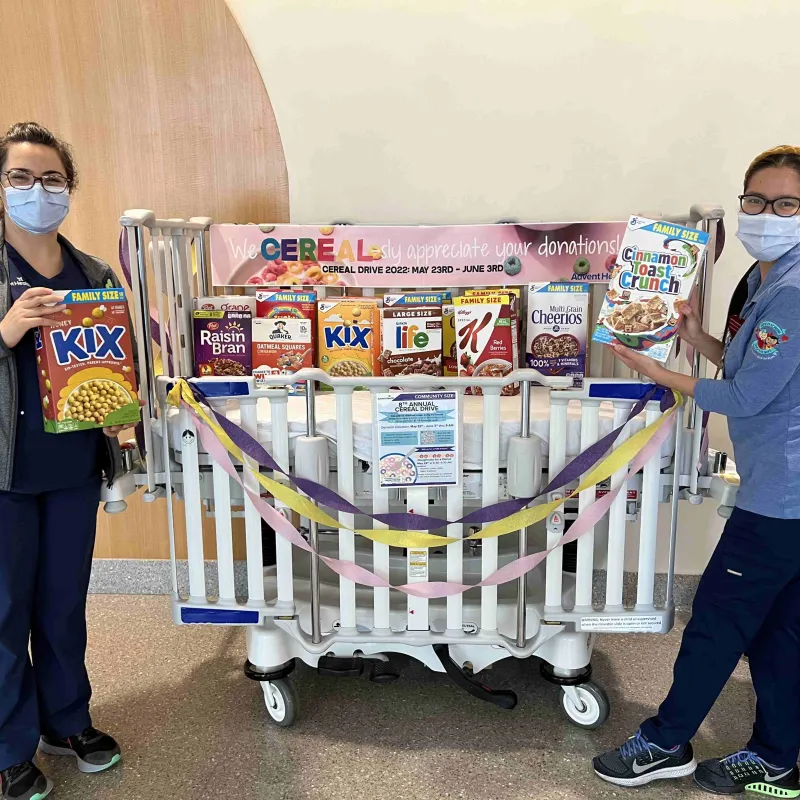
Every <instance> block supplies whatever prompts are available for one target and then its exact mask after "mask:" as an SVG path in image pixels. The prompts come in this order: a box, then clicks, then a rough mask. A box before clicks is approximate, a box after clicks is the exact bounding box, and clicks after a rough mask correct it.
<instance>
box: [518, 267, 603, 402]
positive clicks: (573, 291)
mask: <svg viewBox="0 0 800 800" xmlns="http://www.w3.org/2000/svg"><path fill="white" fill-rule="evenodd" d="M525 333H526V335H525V341H526V346H525V360H526V363H527V365H528V366H529V367H531V368H532V369H537V370H539V372H541V373H543V374H544V375H564V376H567V377H571V378H572V383H573V386H575V387H576V388H580V387H581V386H582V385H583V378H584V376H585V374H586V344H587V339H588V337H589V284H588V283H531V284H529V285H528V316H527V326H526V332H525Z"/></svg>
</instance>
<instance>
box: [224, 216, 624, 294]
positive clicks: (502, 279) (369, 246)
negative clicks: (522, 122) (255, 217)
mask: <svg viewBox="0 0 800 800" xmlns="http://www.w3.org/2000/svg"><path fill="white" fill-rule="evenodd" d="M624 233H625V223H624V222H557V223H530V224H510V223H509V224H495V225H329V226H317V225H274V226H259V225H212V226H211V231H210V243H211V275H212V280H213V283H214V285H215V286H292V287H299V286H346V287H347V286H352V287H366V288H385V289H390V288H403V287H406V288H407V287H410V286H414V287H416V288H417V289H420V288H421V289H425V288H431V287H453V288H456V287H466V286H471V287H475V286H480V285H483V284H486V285H494V284H499V285H505V286H521V285H523V284H527V283H537V282H551V281H556V282H558V281H568V282H569V281H576V282H579V283H608V281H609V280H610V278H611V267H612V266H613V264H614V263H615V261H616V254H617V253H618V252H619V247H620V242H621V240H622V236H623V235H624Z"/></svg>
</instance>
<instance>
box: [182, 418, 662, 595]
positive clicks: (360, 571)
mask: <svg viewBox="0 0 800 800" xmlns="http://www.w3.org/2000/svg"><path fill="white" fill-rule="evenodd" d="M183 407H184V408H185V409H186V410H187V411H188V412H189V414H190V415H191V417H192V418H193V419H194V423H195V426H196V428H197V433H198V435H199V437H200V441H201V442H202V444H203V447H204V448H205V450H206V452H207V453H208V454H209V455H210V456H211V457H212V458H213V459H214V461H216V462H217V464H219V465H220V466H221V467H222V469H224V470H225V472H226V473H227V474H228V475H230V477H231V478H232V479H233V480H235V481H236V482H237V483H238V484H239V485H240V486H241V487H242V488H243V489H244V491H245V492H246V493H247V496H248V497H249V498H250V500H251V501H252V502H253V505H254V506H255V508H256V510H257V511H258V513H259V514H260V515H261V517H262V519H263V520H264V521H265V522H266V523H267V524H268V525H269V526H270V527H272V528H273V529H274V530H275V531H276V532H277V533H278V534H279V535H281V536H283V537H284V538H285V539H287V540H288V541H290V542H291V543H292V544H293V545H295V546H296V547H299V548H300V549H301V550H305V551H306V552H308V553H314V552H315V550H314V549H313V548H312V547H311V545H310V544H309V543H308V542H307V541H306V540H305V539H304V538H303V537H302V535H301V534H300V532H299V531H298V530H297V529H296V528H295V527H294V525H292V523H291V522H289V520H288V519H287V518H286V517H284V516H283V514H281V513H280V511H277V510H276V509H275V508H273V507H272V506H271V505H270V504H269V503H267V502H266V501H265V500H264V498H262V497H261V496H260V495H259V494H257V493H255V492H253V491H252V490H250V489H249V488H247V487H246V486H245V485H244V483H243V482H242V479H241V478H240V477H239V473H238V472H237V471H236V469H235V468H234V466H233V464H232V463H231V459H230V457H229V455H228V451H227V450H226V449H225V447H224V445H223V444H222V442H220V440H219V439H218V438H217V437H216V435H215V434H214V432H213V431H212V430H211V429H210V428H208V427H207V426H206V424H205V423H204V422H203V421H202V420H201V419H200V418H199V417H198V416H196V415H195V413H194V412H193V411H192V410H191V408H190V407H189V406H188V405H186V404H185V403H184V404H183ZM674 420H675V417H674V416H673V419H672V421H670V422H669V423H667V424H665V425H662V426H661V428H660V429H659V430H658V431H656V433H655V435H654V436H653V438H652V439H650V440H649V441H648V442H647V443H646V444H645V446H644V447H643V448H642V449H641V450H640V451H639V452H638V453H637V454H636V457H635V458H634V459H633V461H631V463H630V469H629V471H628V474H627V475H626V476H625V479H624V480H623V481H622V482H621V483H620V485H619V486H617V487H616V488H615V489H612V490H611V491H610V492H609V493H608V494H606V495H603V497H601V498H600V499H599V500H595V502H594V503H592V504H591V505H590V506H589V507H588V508H586V509H585V510H584V512H583V513H582V514H581V515H580V516H579V517H578V518H577V519H576V520H575V522H574V523H573V524H572V527H571V528H570V529H569V532H568V533H566V534H565V535H564V536H562V537H561V539H560V540H559V542H558V544H556V545H555V546H554V547H552V548H550V549H548V550H542V551H540V552H538V553H531V554H530V555H527V556H523V557H522V558H518V559H516V560H514V561H512V562H511V563H509V564H506V565H505V566H503V567H501V568H500V569H498V570H497V571H496V572H493V573H492V574H491V575H489V576H488V577H486V578H484V580H482V581H481V582H480V583H476V584H465V583H451V582H448V581H431V582H428V583H406V584H402V585H400V586H393V585H392V584H391V583H389V581H387V580H386V579H385V578H381V577H380V576H378V575H376V574H375V573H374V572H370V571H369V570H368V569H365V568H364V567H360V566H359V565H358V564H354V563H352V562H351V561H342V560H340V559H338V558H331V557H329V556H323V555H321V554H320V553H317V555H318V556H319V558H320V559H321V560H322V561H323V562H324V563H325V564H327V566H329V567H330V568H331V569H332V570H333V571H334V572H335V573H337V574H338V575H341V576H342V577H343V578H347V579H348V580H351V581H353V582H354V583H360V584H362V585H364V586H372V587H373V588H381V589H396V590H397V591H400V592H404V593H405V594H409V595H414V596H415V597H423V598H428V599H430V600H432V599H435V598H438V597H448V596H450V595H456V594H461V593H463V592H466V591H468V590H469V589H475V588H478V587H481V586H498V585H499V584H501V583H508V582H510V581H514V580H517V579H518V578H521V577H522V576H523V575H525V574H526V573H528V572H530V571H531V570H533V569H535V568H536V567H537V566H538V565H539V564H541V563H542V561H544V560H545V559H546V558H547V556H548V555H550V553H552V552H553V551H554V550H556V549H557V548H559V547H563V546H564V545H566V544H569V543H570V542H574V541H577V540H578V539H579V538H580V537H581V536H583V535H584V534H586V533H587V532H588V531H590V530H591V529H592V528H593V527H594V526H595V525H596V524H597V523H598V522H599V521H600V520H601V519H602V518H603V515H604V514H605V513H606V512H607V511H608V510H609V508H611V504H612V503H613V502H614V498H615V497H616V496H617V495H618V494H619V493H620V491H621V490H622V488H623V487H624V486H625V482H626V481H628V480H630V479H632V478H633V477H634V476H635V475H636V473H637V472H639V470H641V469H642V468H643V467H644V465H645V464H646V463H647V462H648V461H649V460H650V459H651V458H654V457H656V456H657V455H658V454H659V453H660V452H661V445H662V444H663V442H664V441H665V440H666V438H667V437H668V436H669V433H670V430H671V429H672V427H673V426H674V424H675V422H674Z"/></svg>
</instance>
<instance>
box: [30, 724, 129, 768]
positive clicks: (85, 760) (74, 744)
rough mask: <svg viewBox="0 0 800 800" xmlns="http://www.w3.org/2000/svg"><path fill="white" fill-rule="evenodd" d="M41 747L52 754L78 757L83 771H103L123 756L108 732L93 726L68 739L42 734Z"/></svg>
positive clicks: (48, 753) (43, 750)
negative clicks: (53, 737) (52, 737)
mask: <svg viewBox="0 0 800 800" xmlns="http://www.w3.org/2000/svg"><path fill="white" fill-rule="evenodd" d="M39 749H40V750H41V751H42V752H43V753H47V755H50V756H73V757H74V758H77V759H78V769H79V770H80V771H81V772H103V771H104V770H107V769H111V767H113V766H114V764H116V763H117V762H118V761H120V759H121V758H122V754H121V753H120V751H119V745H118V744H117V743H116V742H115V741H114V740H113V739H112V738H111V737H110V736H109V735H108V734H107V733H102V732H101V731H98V730H97V729H96V728H91V727H90V728H87V729H86V730H85V731H83V732H82V733H79V734H77V735H75V736H68V737H67V738H66V739H51V738H50V737H48V736H42V738H41V741H40V742H39Z"/></svg>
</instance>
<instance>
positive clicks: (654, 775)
mask: <svg viewBox="0 0 800 800" xmlns="http://www.w3.org/2000/svg"><path fill="white" fill-rule="evenodd" d="M696 769H697V762H696V761H695V760H694V759H692V760H691V761H690V762H689V763H688V764H683V765H682V766H680V767H670V768H669V769H659V770H655V771H654V772H646V773H645V774H644V775H639V776H638V777H636V778H612V777H611V776H610V775H603V773H602V772H598V771H597V770H595V771H594V772H595V775H597V777H598V778H602V779H603V780H604V781H606V782H607V783H613V784H614V786H623V787H625V788H628V789H635V788H637V787H639V786H647V784H648V783H653V781H668V780H677V779H678V778H688V777H689V776H690V775H694V771H695V770H696Z"/></svg>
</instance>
